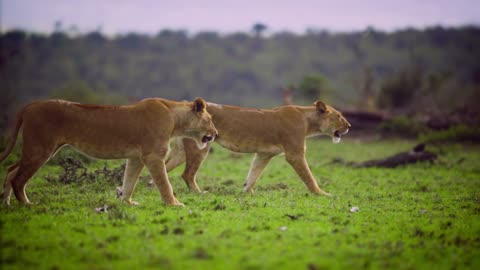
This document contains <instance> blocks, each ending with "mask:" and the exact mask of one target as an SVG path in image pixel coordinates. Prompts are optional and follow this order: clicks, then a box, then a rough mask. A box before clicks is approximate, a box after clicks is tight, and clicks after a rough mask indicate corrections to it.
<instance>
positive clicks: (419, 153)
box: [332, 143, 437, 168]
mask: <svg viewBox="0 0 480 270" xmlns="http://www.w3.org/2000/svg"><path fill="white" fill-rule="evenodd" d="M436 159H437V155H436V154H435V153H432V152H429V151H426V150H425V144H424V143H422V144H418V145H417V146H415V147H414V148H413V149H412V151H409V152H401V153H398V154H396V155H393V156H390V157H386V158H383V159H372V160H367V161H364V162H344V161H343V160H341V159H334V160H333V161H332V163H343V164H346V165H348V166H352V167H354V168H370V167H379V168H395V167H398V166H401V165H407V164H413V163H417V162H425V161H427V162H430V163H433V161H435V160H436Z"/></svg>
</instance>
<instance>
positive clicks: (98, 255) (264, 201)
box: [0, 139, 480, 269]
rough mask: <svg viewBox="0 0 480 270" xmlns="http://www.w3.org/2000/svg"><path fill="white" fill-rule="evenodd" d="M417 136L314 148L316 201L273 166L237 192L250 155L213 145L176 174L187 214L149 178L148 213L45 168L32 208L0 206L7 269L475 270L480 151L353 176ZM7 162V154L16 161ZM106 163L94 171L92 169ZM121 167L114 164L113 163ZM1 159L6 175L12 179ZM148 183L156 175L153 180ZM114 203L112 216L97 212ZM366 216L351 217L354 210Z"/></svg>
mask: <svg viewBox="0 0 480 270" xmlns="http://www.w3.org/2000/svg"><path fill="white" fill-rule="evenodd" d="M414 144H415V142H413V141H400V140H391V141H377V142H361V141H356V140H349V139H345V140H344V141H343V142H342V143H341V144H336V145H334V144H332V143H331V142H330V141H329V140H309V143H308V151H307V153H308V154H307V159H308V161H309V164H310V167H311V168H312V172H313V174H314V175H315V176H316V178H317V181H318V182H319V185H320V187H322V188H323V189H324V190H326V191H327V192H330V193H332V194H333V195H334V196H333V197H331V198H327V197H318V196H314V195H311V194H309V193H308V192H307V189H306V188H305V186H304V185H303V183H302V182H301V181H300V179H299V178H298V177H297V176H296V175H295V173H294V172H293V170H292V169H291V168H290V167H289V166H288V165H287V163H286V162H285V160H284V158H283V157H277V158H275V159H274V160H273V161H272V162H271V163H270V164H269V165H268V166H267V168H266V170H265V172H264V174H263V175H262V176H261V178H260V179H259V181H258V182H257V185H256V192H255V194H254V195H247V194H243V193H242V192H241V190H242V186H243V182H244V178H245V177H246V174H247V172H248V167H249V164H250V160H251V158H252V155H246V154H245V155H244V154H233V153H230V152H228V151H226V150H223V149H221V148H220V147H219V146H214V148H215V151H214V152H213V153H212V154H210V155H209V156H208V158H207V160H206V161H205V162H204V164H203V167H202V168H201V170H200V172H199V175H198V179H197V181H198V183H199V185H200V187H201V188H203V189H206V190H208V191H209V192H208V193H205V194H192V193H189V192H188V190H187V188H186V186H185V184H184V183H183V180H182V179H181V177H180V176H179V175H180V174H181V170H182V169H183V168H178V169H176V170H175V171H173V172H172V173H170V180H171V182H172V184H173V186H174V191H175V193H176V196H177V198H178V199H179V200H180V201H181V202H183V203H185V205H186V207H185V208H175V207H166V206H164V205H163V204H162V202H161V199H160V195H159V192H158V191H157V190H156V189H154V188H152V187H148V185H147V181H148V180H147V179H143V180H142V181H141V182H140V183H139V184H138V185H137V189H136V191H135V193H134V200H136V201H138V202H140V203H141V205H140V206H136V207H133V206H129V205H126V204H122V203H120V202H119V201H118V199H117V198H116V197H115V185H114V184H112V183H111V182H110V183H107V182H96V183H81V184H69V185H66V184H58V183H57V184H54V183H52V182H47V181H46V180H45V178H44V177H45V176H46V175H47V174H50V176H52V174H58V173H59V172H60V168H59V167H58V166H57V165H48V164H47V166H45V167H44V168H42V169H41V171H40V172H39V173H37V175H36V176H35V177H34V178H33V179H32V180H31V181H30V183H29V186H28V187H27V194H28V195H29V198H30V200H31V201H32V202H34V203H35V205H33V206H28V207H27V206H22V205H19V204H18V203H17V202H16V200H15V199H14V198H12V205H11V206H10V207H5V206H3V207H0V222H1V223H0V226H1V227H0V228H1V238H0V239H1V247H0V252H1V267H2V269H77V268H78V269H127V268H129V269H148V268H151V269H361V268H377V269H386V268H397V269H454V268H459V269H479V267H480V167H479V164H480V163H479V161H480V148H479V147H478V146H472V145H447V146H445V145H444V146H438V147H437V148H435V149H431V150H434V151H435V152H437V153H439V154H440V159H439V161H438V162H437V163H435V164H433V165H432V164H416V165H412V166H408V167H400V168H397V169H378V168H370V169H353V168H348V167H345V166H343V165H339V164H328V163H329V161H330V160H331V159H332V158H335V157H341V158H343V159H344V160H347V161H362V160H366V159H372V158H381V157H384V156H386V155H390V154H394V153H397V152H399V151H406V150H408V149H410V148H411V147H412V146H413V145H414ZM8 162H11V159H9V160H8V161H7V162H6V163H8ZM103 164H104V161H98V162H92V163H90V164H88V166H89V168H90V169H91V170H92V171H93V170H95V169H98V168H101V167H102V166H103ZM119 164H121V162H119V161H115V162H109V165H110V166H116V165H119ZM5 171H6V166H4V165H3V164H2V168H1V171H0V175H1V176H2V177H3V176H4V175H5ZM143 175H147V174H146V172H145V171H144V172H143ZM103 205H107V206H108V212H107V213H96V212H95V208H96V207H100V206H103ZM353 206H357V207H358V208H359V209H360V210H359V212H356V213H351V212H350V208H351V207H353Z"/></svg>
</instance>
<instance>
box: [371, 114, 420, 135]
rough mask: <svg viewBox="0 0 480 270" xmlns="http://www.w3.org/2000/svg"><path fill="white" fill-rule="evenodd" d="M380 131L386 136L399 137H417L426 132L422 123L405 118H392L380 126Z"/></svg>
mask: <svg viewBox="0 0 480 270" xmlns="http://www.w3.org/2000/svg"><path fill="white" fill-rule="evenodd" d="M380 131H381V132H382V133H383V134H388V135H401V136H407V137H417V136H419V135H420V134H421V133H424V132H426V131H427V127H425V126H424V125H423V124H422V123H420V122H418V121H415V120H412V119H410V118H408V117H406V116H400V117H394V118H392V119H390V120H389V121H385V122H384V123H382V124H381V125H380Z"/></svg>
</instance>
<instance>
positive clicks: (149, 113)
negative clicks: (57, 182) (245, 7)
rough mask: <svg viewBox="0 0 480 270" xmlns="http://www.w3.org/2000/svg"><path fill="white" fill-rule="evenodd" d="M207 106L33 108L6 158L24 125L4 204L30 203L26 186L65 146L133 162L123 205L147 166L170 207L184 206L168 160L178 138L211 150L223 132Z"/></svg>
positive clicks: (156, 101) (63, 104)
mask: <svg viewBox="0 0 480 270" xmlns="http://www.w3.org/2000/svg"><path fill="white" fill-rule="evenodd" d="M206 107H207V105H206V103H205V101H204V100H203V99H201V98H197V99H195V101H193V102H175V101H169V100H165V99H160V98H151V99H145V100H142V101H140V102H138V103H137V104H134V105H128V106H100V105H84V104H79V103H74V102H68V101H63V100H47V101H38V102H34V103H31V104H29V105H27V106H26V107H24V108H23V109H22V110H21V111H20V112H19V113H18V114H17V119H16V123H15V130H14V133H13V138H12V139H11V141H10V143H9V144H8V146H7V149H6V150H5V151H4V152H3V153H2V154H1V155H0V162H1V161H3V160H4V159H5V158H6V157H7V156H8V155H9V154H10V152H11V151H12V149H13V147H14V146H15V141H16V139H17V135H18V132H19V129H20V127H22V126H23V148H22V157H21V159H20V161H18V162H16V163H15V164H13V165H12V166H10V167H9V168H8V172H7V176H6V178H5V182H4V185H3V194H2V200H3V201H4V202H5V203H7V204H9V203H10V194H11V191H12V188H13V192H14V193H15V197H16V198H17V199H18V200H19V201H20V202H22V203H26V204H28V203H30V202H29V200H28V198H27V196H26V194H25V185H26V184H27V182H28V180H29V179H30V178H31V177H32V175H33V174H34V173H35V172H36V171H37V170H38V169H39V168H40V167H41V166H42V165H43V164H44V163H45V162H47V161H48V160H49V159H50V158H51V157H53V155H54V154H55V153H56V152H57V150H58V149H60V148H61V147H62V146H64V145H67V144H68V145H72V146H74V147H75V148H76V149H78V150H79V151H80V152H82V153H84V154H86V155H89V156H91V157H95V158H100V159H123V158H125V159H127V166H126V170H125V175H124V179H123V188H122V189H123V194H122V200H124V201H126V202H127V203H129V204H137V203H136V202H134V201H132V200H131V196H132V192H133V190H134V188H135V185H136V182H137V180H138V176H139V174H140V172H141V171H142V169H143V167H144V166H146V167H147V169H148V170H149V172H150V174H151V176H152V178H153V180H154V181H155V184H156V186H157V188H158V190H159V191H160V194H161V197H162V200H163V201H164V202H165V204H168V205H183V204H181V203H180V202H179V201H178V200H177V199H176V198H175V196H174V194H173V190H172V186H171V185H170V182H169V181H168V176H167V171H166V170H165V162H164V160H165V156H166V155H167V152H168V150H169V140H170V138H172V137H184V138H189V139H190V141H191V142H192V143H194V144H195V147H196V149H202V148H205V146H206V145H207V143H208V142H209V141H211V140H213V139H214V137H215V136H216V134H217V130H216V129H215V127H214V125H213V124H212V118H211V116H210V114H209V113H208V112H207V111H206Z"/></svg>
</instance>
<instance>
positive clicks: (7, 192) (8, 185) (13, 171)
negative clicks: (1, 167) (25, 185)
mask: <svg viewBox="0 0 480 270" xmlns="http://www.w3.org/2000/svg"><path fill="white" fill-rule="evenodd" d="M19 164H20V162H17V163H15V164H13V165H12V166H10V167H8V170H7V176H6V177H5V181H4V182H3V193H2V202H3V203H5V204H6V205H10V196H11V194H12V179H13V178H14V177H15V176H16V175H17V172H18V168H19Z"/></svg>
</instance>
